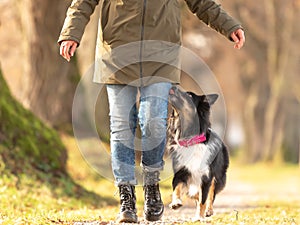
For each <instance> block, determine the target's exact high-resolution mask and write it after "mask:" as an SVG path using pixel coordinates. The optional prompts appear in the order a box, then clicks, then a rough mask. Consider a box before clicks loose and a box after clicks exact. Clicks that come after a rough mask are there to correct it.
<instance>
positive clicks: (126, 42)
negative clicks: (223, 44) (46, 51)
mask: <svg viewBox="0 0 300 225" xmlns="http://www.w3.org/2000/svg"><path fill="white" fill-rule="evenodd" d="M152 1H153V2H152ZM99 3H100V7H101V13H100V20H99V28H98V37H97V45H96V59H95V73H94V81H95V82H100V83H109V84H133V85H147V84H150V83H153V82H160V81H164V80H166V81H170V82H172V83H179V81H180V57H179V55H180V44H181V24H180V17H181V16H180V7H179V3H178V0H159V1H155V0H73V1H72V4H71V6H70V7H69V9H68V11H67V16H66V19H65V22H64V25H63V28H62V31H61V34H60V37H59V40H58V42H59V43H60V42H61V41H63V40H74V41H76V42H78V43H80V41H81V38H82V35H83V33H84V29H85V26H86V25H87V23H88V22H89V19H90V16H91V14H92V13H93V12H94V9H95V7H96V5H97V4H99ZM186 3H187V5H188V7H189V8H190V10H191V11H192V12H193V13H194V14H196V15H197V17H198V18H199V19H200V20H201V21H203V22H204V23H206V24H207V25H209V26H210V27H212V28H213V29H215V30H216V31H218V32H220V33H221V34H223V35H224V36H226V37H227V38H228V39H230V34H231V33H232V32H233V31H235V30H237V29H238V28H241V25H240V23H239V22H238V21H236V20H235V19H233V18H232V17H231V16H229V15H228V14H227V13H226V12H225V11H224V10H223V9H222V8H221V6H220V5H218V4H216V3H215V2H214V1H213V0H186Z"/></svg>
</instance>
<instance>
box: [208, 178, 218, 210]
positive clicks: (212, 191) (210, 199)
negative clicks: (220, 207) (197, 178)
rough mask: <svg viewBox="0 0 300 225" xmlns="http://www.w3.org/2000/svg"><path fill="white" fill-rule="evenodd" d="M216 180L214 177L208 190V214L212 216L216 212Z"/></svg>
mask: <svg viewBox="0 0 300 225" xmlns="http://www.w3.org/2000/svg"><path fill="white" fill-rule="evenodd" d="M215 182H216V181H215V178H213V180H212V182H211V185H210V188H209V192H208V198H207V209H206V216H212V215H213V214H214V209H213V203H214V198H215Z"/></svg>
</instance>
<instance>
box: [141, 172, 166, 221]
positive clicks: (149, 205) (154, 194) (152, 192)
mask: <svg viewBox="0 0 300 225" xmlns="http://www.w3.org/2000/svg"><path fill="white" fill-rule="evenodd" d="M158 181H159V172H154V173H153V172H150V173H149V172H147V173H145V174H144V196H145V203H144V215H145V219H146V220H148V221H157V220H160V219H161V217H162V215H163V212H164V204H163V202H162V200H161V195H160V191H159V184H158Z"/></svg>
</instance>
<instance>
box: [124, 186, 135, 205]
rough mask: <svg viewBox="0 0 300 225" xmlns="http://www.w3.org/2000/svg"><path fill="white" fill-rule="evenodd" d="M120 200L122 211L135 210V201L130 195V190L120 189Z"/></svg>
mask: <svg viewBox="0 0 300 225" xmlns="http://www.w3.org/2000/svg"><path fill="white" fill-rule="evenodd" d="M120 200H121V209H122V211H124V210H134V208H135V203H134V201H135V199H134V196H133V194H132V190H131V188H130V187H126V186H125V187H122V188H121V196H120Z"/></svg>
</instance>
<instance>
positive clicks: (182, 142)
mask: <svg viewBox="0 0 300 225" xmlns="http://www.w3.org/2000/svg"><path fill="white" fill-rule="evenodd" d="M205 141H206V136H205V134H204V133H202V134H199V135H196V136H194V137H192V138H190V139H184V140H179V141H178V144H179V145H180V146H183V147H189V146H192V145H196V144H200V143H203V142H205Z"/></svg>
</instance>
